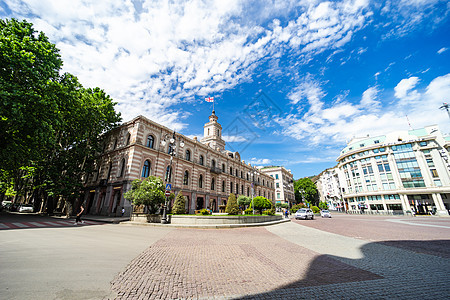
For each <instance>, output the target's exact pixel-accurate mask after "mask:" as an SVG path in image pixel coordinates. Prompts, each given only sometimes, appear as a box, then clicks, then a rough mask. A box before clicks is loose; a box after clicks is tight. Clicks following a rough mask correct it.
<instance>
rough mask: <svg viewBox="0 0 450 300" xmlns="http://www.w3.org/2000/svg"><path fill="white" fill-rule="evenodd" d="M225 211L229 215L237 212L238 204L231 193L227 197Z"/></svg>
mask: <svg viewBox="0 0 450 300" xmlns="http://www.w3.org/2000/svg"><path fill="white" fill-rule="evenodd" d="M225 212H226V213H227V214H229V215H237V214H239V206H238V204H237V200H236V196H235V195H234V194H233V193H231V194H230V196H229V197H228V201H227V207H226V208H225Z"/></svg>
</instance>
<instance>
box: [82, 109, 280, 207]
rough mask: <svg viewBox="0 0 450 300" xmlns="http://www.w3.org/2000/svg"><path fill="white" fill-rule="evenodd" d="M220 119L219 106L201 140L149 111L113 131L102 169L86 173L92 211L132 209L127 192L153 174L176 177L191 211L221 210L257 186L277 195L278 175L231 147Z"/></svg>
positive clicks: (86, 201)
mask: <svg viewBox="0 0 450 300" xmlns="http://www.w3.org/2000/svg"><path fill="white" fill-rule="evenodd" d="M217 119H218V117H217V116H216V115H215V112H214V111H213V112H212V114H211V116H209V122H208V123H206V124H205V126H204V137H203V139H202V140H201V141H199V140H197V138H194V139H190V138H188V137H186V136H184V135H181V134H178V133H175V132H174V131H173V130H171V129H169V128H167V127H165V126H162V125H160V124H157V123H155V122H153V121H151V120H149V119H147V118H145V117H143V116H138V117H136V118H134V119H133V120H131V121H129V122H126V123H124V124H122V125H121V126H119V127H117V128H115V129H113V130H111V131H110V132H108V133H107V134H106V140H107V143H106V144H105V147H104V151H103V154H102V156H101V158H100V159H99V161H98V166H97V171H96V172H95V173H94V174H90V176H88V178H86V179H85V183H84V186H85V196H84V199H83V201H84V204H85V207H86V210H87V212H88V213H90V214H99V215H119V214H120V211H121V209H122V207H124V208H125V210H126V214H129V213H130V209H131V203H130V202H129V201H127V200H125V199H124V198H123V194H124V193H125V192H126V191H127V190H128V189H130V186H131V182H132V181H133V180H135V179H142V178H145V177H148V176H150V175H153V176H157V177H160V178H162V179H163V180H164V182H165V183H170V184H171V185H172V191H173V192H174V193H175V194H176V193H178V191H180V190H181V191H182V193H183V195H184V197H185V199H186V212H188V213H194V211H195V210H199V209H203V208H208V209H211V210H212V211H214V212H220V211H222V210H224V208H225V205H226V202H227V200H228V196H229V194H230V193H234V194H236V195H246V196H251V195H252V192H253V195H254V196H264V197H266V198H268V199H270V200H271V201H274V178H272V177H271V176H269V175H267V174H264V173H262V172H260V170H258V169H257V168H255V167H253V166H251V165H250V164H246V163H245V162H244V161H241V157H240V155H239V153H238V152H231V151H227V150H225V141H224V140H223V139H222V127H221V125H220V124H219V123H218V122H217ZM173 137H174V139H173V140H172V138H173ZM172 141H173V143H172ZM171 154H172V155H171ZM171 160H172V162H171ZM170 166H172V168H170Z"/></svg>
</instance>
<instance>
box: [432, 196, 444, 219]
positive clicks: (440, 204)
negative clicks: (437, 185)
mask: <svg viewBox="0 0 450 300" xmlns="http://www.w3.org/2000/svg"><path fill="white" fill-rule="evenodd" d="M431 197H432V198H433V202H434V205H436V209H437V211H436V214H437V215H439V216H447V215H448V212H447V210H446V209H445V205H444V201H442V197H441V194H439V193H433V194H431Z"/></svg>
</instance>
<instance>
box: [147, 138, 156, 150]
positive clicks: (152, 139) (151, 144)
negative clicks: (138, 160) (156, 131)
mask: <svg viewBox="0 0 450 300" xmlns="http://www.w3.org/2000/svg"><path fill="white" fill-rule="evenodd" d="M154 143H155V138H154V137H153V135H149V136H148V137H147V147H149V148H153V145H154Z"/></svg>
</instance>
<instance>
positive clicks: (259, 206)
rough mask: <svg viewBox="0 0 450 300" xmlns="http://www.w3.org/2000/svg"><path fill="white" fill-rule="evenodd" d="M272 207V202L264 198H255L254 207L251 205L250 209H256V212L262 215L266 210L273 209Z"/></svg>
mask: <svg viewBox="0 0 450 300" xmlns="http://www.w3.org/2000/svg"><path fill="white" fill-rule="evenodd" d="M272 206H273V205H272V202H271V201H270V200H269V199H267V198H264V197H263V196H258V197H255V198H253V205H252V204H251V205H250V207H252V208H253V207H254V208H255V210H257V211H259V213H260V214H262V211H263V210H264V209H271V208H272Z"/></svg>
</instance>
